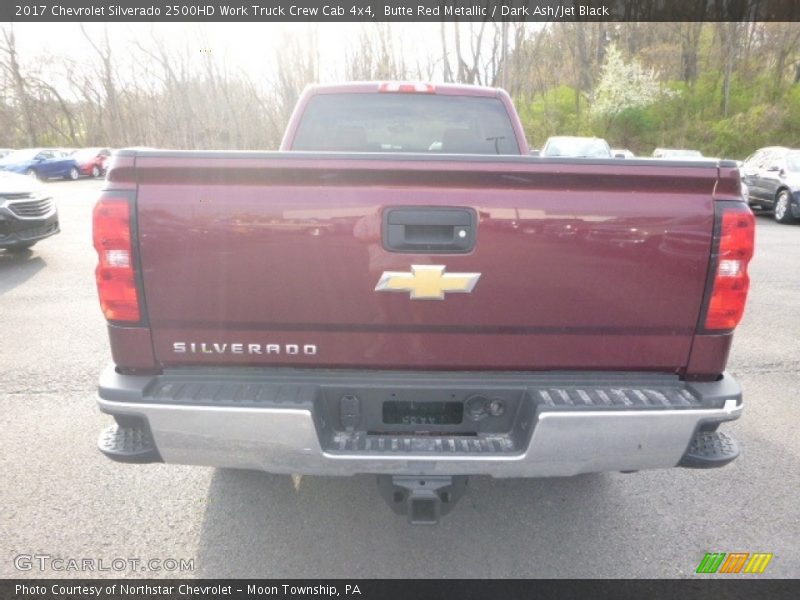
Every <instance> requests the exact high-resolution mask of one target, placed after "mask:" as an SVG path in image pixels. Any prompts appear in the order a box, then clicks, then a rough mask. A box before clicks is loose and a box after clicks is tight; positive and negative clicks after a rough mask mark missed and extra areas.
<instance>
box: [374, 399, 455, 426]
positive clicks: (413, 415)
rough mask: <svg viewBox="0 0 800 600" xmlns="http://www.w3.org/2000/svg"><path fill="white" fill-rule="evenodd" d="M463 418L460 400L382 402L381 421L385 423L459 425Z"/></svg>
mask: <svg viewBox="0 0 800 600" xmlns="http://www.w3.org/2000/svg"><path fill="white" fill-rule="evenodd" d="M463 418H464V404H463V403H462V402H405V401H400V400H389V401H386V402H384V403H383V422H384V423H385V424H387V425H459V424H460V423H461V421H462V419H463Z"/></svg>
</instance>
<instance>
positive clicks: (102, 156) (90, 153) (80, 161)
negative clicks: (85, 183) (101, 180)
mask: <svg viewBox="0 0 800 600" xmlns="http://www.w3.org/2000/svg"><path fill="white" fill-rule="evenodd" d="M109 156H111V150H109V149H108V148H83V149H82V150H76V151H75V152H74V153H73V154H72V155H71V158H72V159H73V160H75V163H76V165H77V167H78V173H79V174H80V175H81V176H83V177H100V176H101V175H104V174H105V172H106V161H107V160H108V157H109Z"/></svg>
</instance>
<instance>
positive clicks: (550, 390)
mask: <svg viewBox="0 0 800 600" xmlns="http://www.w3.org/2000/svg"><path fill="white" fill-rule="evenodd" d="M281 150H282V151H280V152H210V151H209V152H184V151H167V150H123V151H119V152H116V153H115V154H114V156H113V158H112V161H111V165H110V168H109V171H108V177H107V181H106V184H105V189H104V190H103V192H102V194H101V196H100V198H99V201H98V202H97V205H96V208H95V211H94V244H95V248H96V249H97V252H98V255H99V264H98V267H97V285H98V290H99V295H100V303H101V305H102V309H103V312H104V314H105V317H106V319H107V320H108V331H109V335H110V340H111V351H112V356H113V363H114V364H113V365H112V366H110V367H109V368H108V369H107V370H106V371H105V372H104V373H103V374H102V376H101V378H100V385H99V393H98V398H99V399H98V402H99V405H100V409H101V410H102V411H104V412H106V413H108V414H110V415H112V416H113V417H114V419H115V424H114V425H112V426H111V427H110V428H109V429H107V430H106V431H104V432H103V433H102V434H101V436H100V440H99V447H100V450H101V451H102V452H103V453H105V454H106V455H107V456H108V457H110V458H112V459H114V460H118V461H123V462H139V463H142V462H153V461H164V462H168V463H182V464H195V465H213V466H217V467H230V468H243V469H261V470H264V471H268V472H272V473H297V474H315V475H353V474H357V473H372V474H376V475H378V483H379V486H378V489H379V491H380V492H381V494H382V495H383V496H384V498H385V499H386V500H387V501H388V502H389V504H390V505H391V506H392V507H393V508H394V509H395V510H396V511H397V512H398V513H407V514H408V515H409V518H410V519H411V521H412V522H414V523H433V522H436V521H437V520H438V518H439V517H440V515H442V514H444V513H446V512H447V511H448V510H449V509H450V508H451V507H452V505H453V504H454V503H455V501H456V500H457V499H458V497H459V496H460V495H461V493H462V492H463V491H464V486H465V485H466V476H468V475H473V474H483V475H491V476H494V477H541V476H564V475H575V474H578V473H587V472H598V471H635V470H639V469H652V468H664V467H675V466H684V467H716V466H721V465H724V464H726V463H727V462H729V461H731V460H733V459H734V458H735V457H736V456H737V454H738V448H737V446H736V444H735V442H734V441H733V440H732V439H731V438H730V437H728V436H726V435H725V434H723V433H722V432H720V431H718V430H717V428H718V426H719V425H720V423H723V422H725V421H730V420H733V419H736V418H738V417H739V416H740V414H741V412H742V396H741V390H740V388H739V386H738V385H737V384H736V382H735V381H734V380H733V379H732V378H731V376H730V375H728V374H726V373H725V363H726V360H727V356H728V351H729V348H730V344H731V338H732V336H733V330H734V328H735V327H736V325H737V324H738V322H739V320H740V318H741V316H742V312H743V309H744V304H745V299H746V295H747V289H748V285H749V280H748V275H747V263H748V261H749V260H750V258H751V256H752V254H753V233H754V221H753V216H752V214H751V212H750V210H749V208H748V206H747V204H746V202H745V201H744V199H743V198H742V194H741V184H740V180H739V172H738V170H737V168H736V165H735V164H734V163H732V162H726V161H708V160H701V161H697V162H691V161H680V162H670V161H668V160H650V159H644V160H640V159H632V160H616V159H577V158H563V157H558V158H544V157H534V156H530V155H529V152H528V145H527V143H526V141H525V136H524V134H523V129H522V126H521V124H520V121H519V119H518V117H517V115H516V112H515V110H514V108H513V105H512V102H511V100H510V98H509V96H508V95H507V94H506V93H505V92H503V91H502V90H497V89H486V88H478V87H465V86H454V85H436V86H433V85H427V84H402V83H388V84H378V83H374V84H373V83H360V84H352V85H342V86H323V87H312V88H310V89H309V90H307V91H306V92H305V94H304V95H303V97H302V98H301V100H300V102H299V104H298V106H297V109H296V110H295V112H294V115H293V116H292V119H291V122H290V124H289V127H288V129H287V132H286V135H285V139H284V140H283V143H282V148H281Z"/></svg>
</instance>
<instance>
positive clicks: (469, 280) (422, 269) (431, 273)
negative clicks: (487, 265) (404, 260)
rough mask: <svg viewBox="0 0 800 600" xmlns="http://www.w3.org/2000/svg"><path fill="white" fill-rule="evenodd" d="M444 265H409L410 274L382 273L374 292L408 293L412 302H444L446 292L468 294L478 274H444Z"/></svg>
mask: <svg viewBox="0 0 800 600" xmlns="http://www.w3.org/2000/svg"><path fill="white" fill-rule="evenodd" d="M444 270H445V266H444V265H411V272H410V273H403V272H401V271H384V272H383V275H381V278H380V281H378V285H376V286H375V291H376V292H409V293H410V294H411V299H412V300H444V295H445V294H446V293H447V292H450V293H454V292H457V293H460V294H468V293H470V292H471V291H472V288H474V287H475V284H476V283H478V278H479V277H480V276H481V274H480V273H445V272H444Z"/></svg>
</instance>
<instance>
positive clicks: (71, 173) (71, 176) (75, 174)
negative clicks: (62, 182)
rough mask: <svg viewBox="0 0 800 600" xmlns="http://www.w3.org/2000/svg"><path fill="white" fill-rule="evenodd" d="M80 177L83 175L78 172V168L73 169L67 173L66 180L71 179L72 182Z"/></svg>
mask: <svg viewBox="0 0 800 600" xmlns="http://www.w3.org/2000/svg"><path fill="white" fill-rule="evenodd" d="M80 175H81V174H80V172H79V171H78V167H72V168H71V169H70V170H69V173H67V176H66V177H64V179H71V180H72V181H75V180H76V179H78V177H80Z"/></svg>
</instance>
